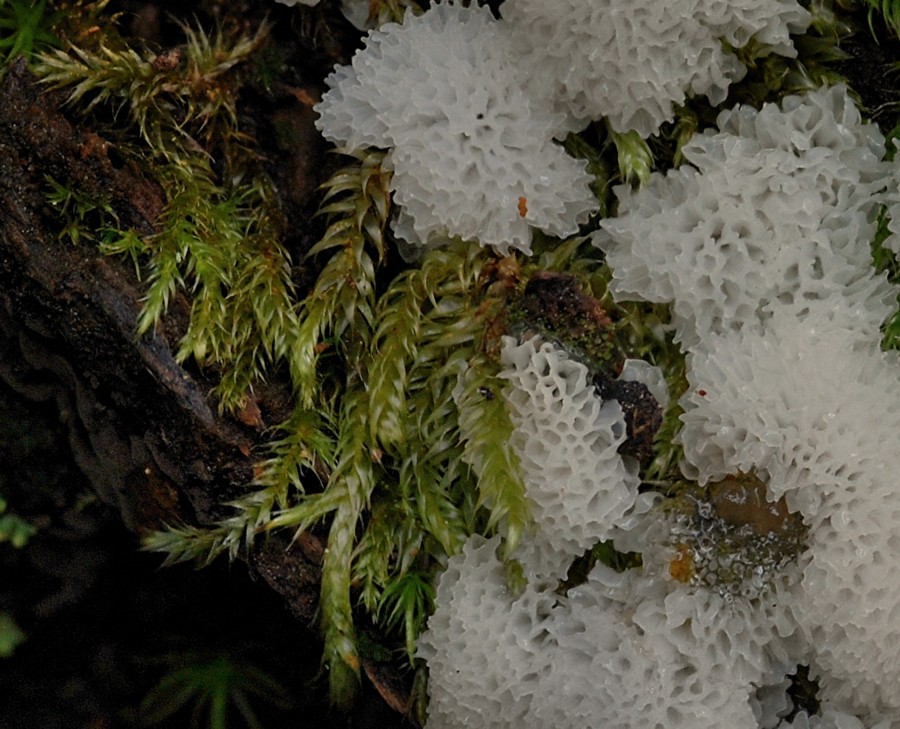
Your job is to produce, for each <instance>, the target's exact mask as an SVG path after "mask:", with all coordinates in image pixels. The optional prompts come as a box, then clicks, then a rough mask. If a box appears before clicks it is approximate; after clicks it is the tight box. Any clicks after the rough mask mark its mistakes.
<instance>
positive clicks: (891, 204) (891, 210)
mask: <svg viewBox="0 0 900 729" xmlns="http://www.w3.org/2000/svg"><path fill="white" fill-rule="evenodd" d="M895 142H900V140H895ZM892 173H893V174H892V175H891V183H890V185H889V186H888V193H887V199H886V202H887V205H888V208H887V215H888V218H890V220H889V221H888V230H890V231H891V235H889V236H888V237H887V239H886V240H885V241H884V246H885V247H886V248H888V249H890V250H892V251H893V252H894V255H896V256H900V154H898V155H897V156H896V157H894V162H893V166H892Z"/></svg>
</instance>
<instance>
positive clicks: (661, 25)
mask: <svg viewBox="0 0 900 729" xmlns="http://www.w3.org/2000/svg"><path fill="white" fill-rule="evenodd" d="M501 12H502V14H503V20H504V21H506V22H508V23H509V24H510V26H511V28H512V31H513V33H514V34H515V36H516V38H517V49H518V52H519V53H520V55H521V58H522V61H521V63H520V68H521V69H522V72H523V76H524V77H525V78H526V81H525V83H527V85H528V88H529V89H530V91H531V93H532V95H533V96H535V97H541V98H543V99H545V100H547V102H548V103H549V104H550V106H551V107H552V108H553V109H554V110H556V111H558V112H560V113H562V114H564V117H563V118H564V120H565V122H564V124H563V126H562V127H561V128H560V130H559V131H560V132H565V131H571V130H577V129H580V128H582V127H584V126H586V125H587V123H588V122H590V121H592V120H597V119H600V118H602V117H606V118H607V119H608V120H609V123H610V125H611V126H612V128H613V129H615V130H616V131H619V132H627V131H630V130H634V131H637V132H638V133H639V134H640V135H641V136H643V137H647V136H650V135H651V134H655V133H656V132H657V131H658V130H659V127H660V125H661V124H662V123H663V122H666V121H670V120H671V119H672V118H673V115H674V106H675V105H677V104H681V103H683V102H684V100H685V98H686V96H687V95H694V94H702V95H706V96H707V97H709V99H710V101H711V102H712V103H713V104H719V103H721V102H722V101H724V99H725V96H726V94H727V90H728V86H729V84H730V83H732V82H733V81H737V80H739V79H740V78H741V77H743V75H744V73H745V71H746V69H745V68H744V66H743V65H742V64H741V63H740V62H739V61H738V59H737V58H735V57H734V56H733V55H731V54H729V53H727V52H725V50H723V43H722V41H723V40H724V41H727V42H728V43H729V44H730V45H731V46H732V47H734V48H739V47H742V46H744V45H746V44H747V43H748V42H749V40H750V38H752V37H754V36H755V37H756V38H757V39H758V40H759V41H760V42H762V43H764V44H767V45H768V46H769V47H770V48H769V50H770V51H772V52H775V53H779V54H781V55H785V56H794V55H796V52H795V51H794V47H793V44H792V43H791V40H790V37H789V34H790V33H791V32H799V31H802V30H803V29H805V28H806V26H807V25H808V24H809V20H810V15H809V13H808V12H807V11H806V10H804V9H803V8H802V7H801V6H800V5H799V4H798V3H797V2H796V0H763V1H761V0H742V1H735V0H729V2H724V1H723V0H674V1H670V2H663V3H661V2H657V1H655V0H554V2H552V3H551V2H547V1H546V0H506V2H505V3H504V4H503V6H502V8H501Z"/></svg>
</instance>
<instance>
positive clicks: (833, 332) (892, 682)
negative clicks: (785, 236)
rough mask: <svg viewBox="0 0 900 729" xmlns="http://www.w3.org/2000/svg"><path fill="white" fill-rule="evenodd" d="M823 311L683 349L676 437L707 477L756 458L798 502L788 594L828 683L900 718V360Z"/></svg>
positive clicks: (865, 707)
mask: <svg viewBox="0 0 900 729" xmlns="http://www.w3.org/2000/svg"><path fill="white" fill-rule="evenodd" d="M835 305H837V306H840V300H839V298H838V299H836V301H835ZM821 321H826V322H827V319H826V317H825V316H824V314H823V317H822V319H819V320H816V319H808V320H806V321H798V320H796V319H793V318H791V317H789V316H784V317H782V316H779V317H776V318H775V319H773V320H772V322H771V323H770V328H769V330H768V331H766V332H765V333H762V334H759V333H755V334H754V333H748V334H746V335H743V336H740V335H737V334H730V335H728V336H725V337H720V338H713V339H710V340H707V341H706V342H705V343H704V351H702V352H695V353H693V354H692V355H690V357H689V359H688V380H689V389H688V392H687V394H686V395H685V396H684V397H683V398H682V401H681V404H682V405H683V407H684V408H685V411H686V412H685V414H684V415H683V416H682V420H683V421H684V428H683V429H682V432H681V435H680V437H681V440H682V442H683V445H684V452H685V459H686V462H687V463H688V464H690V468H691V469H692V470H693V471H696V474H697V475H698V477H699V478H700V479H701V480H703V479H709V478H716V477H718V476H719V475H720V474H722V473H726V472H734V471H735V470H743V471H747V470H750V469H755V470H756V472H757V473H762V474H765V476H766V477H767V480H768V490H769V496H770V497H771V498H773V499H774V498H779V497H781V496H784V498H785V500H786V502H787V504H788V506H789V508H790V509H791V510H792V511H796V512H799V513H800V514H802V515H803V517H804V522H805V523H806V525H807V527H808V533H807V537H806V551H805V552H804V554H803V556H802V579H801V583H800V586H799V592H798V594H797V596H796V598H795V599H794V600H793V601H792V602H791V605H792V610H793V613H794V620H795V622H796V624H797V626H798V628H799V630H800V632H801V633H802V635H803V637H804V641H805V642H806V644H807V645H808V646H809V649H808V650H809V653H808V655H807V657H806V658H807V660H809V662H810V663H811V665H812V668H813V673H814V675H815V676H816V677H817V678H818V680H819V682H820V686H821V687H822V694H823V695H824V696H826V697H828V698H829V700H832V701H835V702H839V704H840V705H842V706H844V707H847V708H848V709H849V710H851V711H852V712H853V713H855V714H858V715H859V716H861V717H864V718H866V719H868V720H873V721H875V720H881V719H890V720H892V721H900V697H898V695H897V692H896V687H897V686H898V685H900V663H898V661H897V655H896V651H895V649H894V647H893V646H895V645H896V641H897V635H898V630H897V626H898V625H900V526H898V525H900V483H898V479H897V474H898V473H900V456H898V451H897V447H896V445H897V444H896V434H897V433H898V432H900V380H898V377H897V372H898V367H900V362H898V357H897V353H896V352H882V351H881V350H880V349H879V347H878V340H877V338H873V340H872V341H871V342H869V343H868V344H866V343H864V342H861V341H859V340H856V341H854V338H853V336H852V335H851V334H850V333H849V332H848V331H842V330H841V329H836V328H833V327H829V326H828V325H827V323H826V324H822V325H819V322H821Z"/></svg>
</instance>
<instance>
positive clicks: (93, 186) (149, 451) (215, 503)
mask: <svg viewBox="0 0 900 729" xmlns="http://www.w3.org/2000/svg"><path fill="white" fill-rule="evenodd" d="M61 101H62V99H61V98H59V97H58V96H56V95H54V94H47V93H45V92H44V91H43V90H42V89H41V88H40V87H39V86H38V84H37V83H36V81H35V79H34V77H33V76H31V74H29V72H28V71H27V69H26V68H25V64H24V62H23V61H19V62H17V63H15V64H14V65H13V66H12V67H11V68H10V70H9V73H8V74H7V76H6V78H5V79H4V81H3V84H2V86H0V211H2V212H0V377H2V378H3V379H4V380H5V381H6V382H8V383H9V384H10V385H11V386H12V387H13V389H15V390H16V391H18V392H19V393H21V394H23V395H24V396H26V397H27V398H29V399H32V400H39V401H46V400H51V399H55V400H56V402H57V406H58V407H59V410H60V412H61V414H62V417H63V419H64V420H65V421H66V423H67V425H68V427H69V432H70V441H71V446H72V450H73V453H74V455H75V458H76V461H77V463H78V464H79V466H80V468H81V469H82V470H83V471H84V472H85V474H86V475H87V476H88V477H89V478H90V480H91V481H92V483H93V485H94V487H95V488H96V490H97V491H98V493H99V495H100V496H101V498H103V499H104V500H105V501H107V502H109V503H110V504H112V505H114V506H115V507H116V509H117V510H118V511H119V513H120V514H121V515H122V519H123V521H124V523H125V524H126V525H127V526H128V527H129V528H130V529H132V530H135V531H138V532H141V531H144V530H151V529H156V528H159V527H160V526H161V525H163V524H165V523H176V522H179V521H186V522H195V523H199V524H210V523H212V522H214V521H215V520H217V519H219V518H221V517H223V516H225V515H226V513H225V512H224V511H223V509H222V507H221V506H220V504H222V503H224V502H226V501H228V500H229V499H231V498H234V497H235V496H237V495H238V494H240V493H243V492H244V488H245V485H246V484H247V483H248V482H249V481H250V479H251V476H252V468H253V462H254V458H253V452H254V449H257V448H258V447H259V446H260V445H261V443H260V438H259V435H258V433H257V432H256V431H254V430H252V429H250V428H245V427H244V426H242V425H241V424H240V423H237V422H236V421H234V420H232V419H230V418H227V417H221V416H219V415H217V413H216V412H215V411H214V409H212V408H211V407H210V405H209V399H208V387H207V385H206V384H205V383H203V382H202V381H201V380H200V379H199V378H197V377H195V376H193V375H192V374H191V373H190V372H188V371H187V370H186V369H185V368H183V367H181V366H180V365H179V364H178V363H177V362H176V361H175V359H174V357H173V354H172V351H173V345H174V344H175V339H176V337H177V333H176V331H175V329H176V328H177V324H176V325H174V326H173V329H172V331H166V330H162V331H157V332H153V333H148V334H147V335H145V336H143V337H140V338H137V337H136V336H135V326H136V321H137V317H138V314H139V312H140V297H141V289H140V285H139V282H138V281H137V279H136V277H135V273H134V271H133V269H132V267H131V264H130V263H129V262H126V261H121V260H116V259H111V258H108V257H104V256H102V255H100V254H99V253H98V252H97V250H96V247H95V246H94V245H93V244H92V243H90V242H83V243H81V244H79V245H74V244H73V243H72V242H71V241H69V240H67V239H65V238H63V237H61V236H60V235H59V221H58V216H57V215H55V213H54V211H53V210H51V209H50V206H49V204H48V202H47V192H48V190H49V189H50V187H49V185H50V183H49V182H48V177H49V178H52V179H53V180H55V181H57V182H59V183H61V184H64V185H65V186H66V187H68V188H69V189H74V190H77V191H79V192H80V193H84V194H86V195H88V196H91V197H96V198H98V199H103V200H106V201H108V202H109V205H110V206H111V208H112V210H113V211H114V212H115V214H116V215H117V216H118V220H119V222H120V225H121V226H122V227H123V228H132V229H134V230H136V231H138V232H140V233H144V234H149V233H152V232H153V230H154V227H155V225H156V221H157V218H158V216H159V215H160V213H161V211H162V207H163V199H164V198H163V194H162V191H161V190H160V189H159V187H158V186H157V185H156V184H155V183H154V182H152V181H150V180H147V179H145V178H144V177H143V176H142V175H141V174H140V172H139V171H138V170H136V169H132V168H131V167H130V166H128V165H123V164H121V163H120V162H119V161H118V160H117V155H116V154H115V151H114V150H113V149H112V148H111V147H110V145H108V144H107V142H106V141H105V140H104V139H103V138H102V137H101V136H99V135H98V134H96V133H94V132H92V131H88V130H83V129H79V128H77V127H76V126H75V125H73V124H72V123H71V122H70V121H69V120H68V119H67V118H66V117H65V115H64V114H63V113H62V112H61V111H60V110H59V106H60V105H61ZM175 317H176V318H177V312H176V314H175ZM322 552H323V544H322V542H321V540H319V539H318V538H317V537H316V536H315V535H304V536H303V538H301V539H298V540H296V541H295V542H293V543H292V544H290V545H288V543H287V540H286V539H283V538H278V537H277V536H276V537H275V538H271V539H268V540H266V541H265V542H262V541H261V543H260V548H259V549H258V550H257V551H256V552H255V553H254V554H253V555H252V556H251V557H250V560H249V561H250V564H251V568H252V569H253V571H254V572H255V573H256V574H257V575H258V576H260V577H262V578H263V579H264V580H265V581H266V583H267V584H269V585H270V586H271V587H272V588H273V589H275V590H276V591H277V592H279V593H280V594H281V595H282V596H284V598H285V599H286V600H287V602H288V605H289V607H290V609H291V611H292V612H293V614H294V615H295V616H296V617H297V618H298V619H300V620H302V621H303V622H305V623H307V624H311V623H312V622H313V621H314V618H315V610H316V606H317V602H318V592H319V576H320V566H321V558H322ZM366 672H367V674H369V676H370V678H371V679H372V680H373V683H374V684H375V685H376V688H378V690H379V692H380V693H381V694H382V696H383V697H384V698H385V700H386V701H387V702H388V704H390V705H391V706H392V707H393V708H395V709H397V710H398V711H401V712H405V710H406V701H405V695H404V692H403V689H402V688H400V687H399V686H398V685H397V684H398V682H397V681H396V675H394V672H392V671H387V672H385V671H384V668H383V667H380V666H375V665H374V664H372V665H368V666H366Z"/></svg>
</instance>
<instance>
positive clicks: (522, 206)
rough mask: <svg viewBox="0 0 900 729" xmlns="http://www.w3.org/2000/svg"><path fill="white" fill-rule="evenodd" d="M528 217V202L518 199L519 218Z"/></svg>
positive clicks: (522, 198)
mask: <svg viewBox="0 0 900 729" xmlns="http://www.w3.org/2000/svg"><path fill="white" fill-rule="evenodd" d="M526 215H528V200H526V199H525V198H524V197H520V198H519V217H520V218H524V217H525V216H526Z"/></svg>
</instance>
